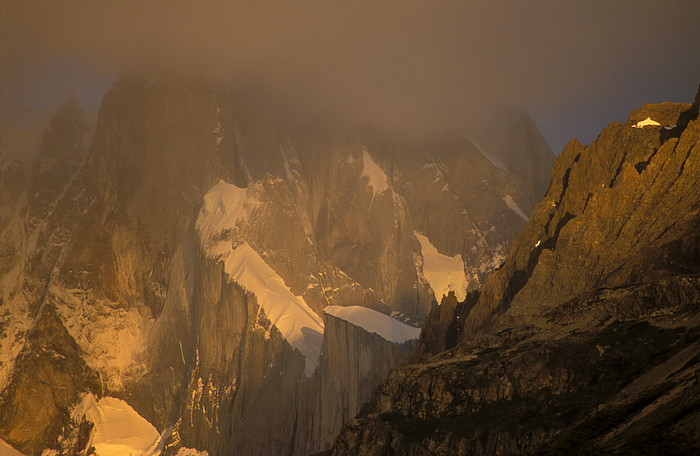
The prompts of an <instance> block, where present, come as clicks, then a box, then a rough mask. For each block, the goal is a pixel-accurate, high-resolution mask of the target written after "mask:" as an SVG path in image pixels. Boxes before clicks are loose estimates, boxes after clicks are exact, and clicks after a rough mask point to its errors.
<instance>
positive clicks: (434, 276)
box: [413, 231, 468, 302]
mask: <svg viewBox="0 0 700 456" xmlns="http://www.w3.org/2000/svg"><path fill="white" fill-rule="evenodd" d="M413 234H414V235H415V236H416V238H417V239H418V242H420V247H421V254H422V255H423V275H424V276H425V279H426V280H427V281H428V284H429V285H430V288H432V290H433V294H434V295H435V299H436V300H437V301H438V302H440V301H441V300H442V297H443V295H444V296H447V294H448V293H449V292H450V291H454V292H455V296H456V297H457V299H458V300H459V301H463V300H464V298H466V297H467V283H468V282H467V277H466V275H465V274H464V262H463V261H462V257H461V256H460V255H455V256H453V257H450V256H447V255H443V254H442V253H440V252H438V250H437V249H436V248H435V246H434V245H433V244H432V243H431V242H430V240H429V239H428V238H427V236H424V235H422V234H420V233H419V232H417V231H414V232H413Z"/></svg>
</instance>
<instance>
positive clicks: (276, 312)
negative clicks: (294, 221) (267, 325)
mask: <svg viewBox="0 0 700 456" xmlns="http://www.w3.org/2000/svg"><path fill="white" fill-rule="evenodd" d="M256 205H257V200H256V199H255V197H254V196H253V195H250V194H249V192H248V190H247V189H242V188H239V187H236V186H235V185H231V184H226V183H224V182H220V183H218V184H217V185H215V186H214V187H213V188H212V189H211V190H210V191H209V192H208V193H207V194H206V195H205V196H204V205H203V207H202V211H201V212H200V214H199V217H198V218H197V225H196V228H197V231H198V233H199V236H200V239H201V240H202V243H203V245H204V248H205V252H206V254H207V255H208V256H209V257H211V258H215V259H219V260H223V261H224V271H225V272H226V274H227V275H228V277H229V278H230V279H231V280H233V281H235V282H236V283H238V284H239V285H241V286H242V287H243V288H245V289H246V290H247V291H248V292H250V293H252V294H254V295H255V297H256V299H257V301H258V304H259V305H260V306H261V307H262V308H263V310H264V311H265V314H266V315H267V317H268V318H269V319H270V321H271V322H272V324H274V325H275V326H276V327H277V329H278V330H279V331H280V333H282V336H283V337H284V338H285V339H286V340H287V341H288V342H289V344H290V345H291V346H292V347H294V348H296V349H297V350H299V351H300V352H301V353H302V354H303V355H304V357H305V358H306V367H305V370H304V372H305V373H306V375H307V376H311V375H312V374H313V372H314V370H315V369H316V367H317V366H318V358H319V356H320V354H321V343H322V341H323V320H321V318H320V317H319V316H318V315H316V313H314V311H313V310H311V308H310V307H309V306H308V305H307V304H306V302H305V301H304V298H302V297H300V296H296V295H294V293H292V292H291V291H290V289H289V287H288V286H287V285H286V284H285V283H284V280H283V279H282V277H280V276H279V274H277V273H276V272H275V271H274V270H273V269H272V268H271V267H270V266H269V265H268V264H267V263H265V260H263V259H262V258H261V257H260V255H259V254H258V253H257V252H256V251H255V250H254V249H253V248H252V247H251V246H250V245H249V244H248V243H247V242H243V243H241V244H239V245H238V246H235V247H234V246H233V244H232V242H231V241H230V240H223V237H224V233H225V232H226V231H227V230H232V229H234V228H235V225H236V223H237V222H238V221H239V220H240V219H244V218H245V217H246V216H247V214H248V213H249V211H251V210H252V209H254V208H255V207H256Z"/></svg>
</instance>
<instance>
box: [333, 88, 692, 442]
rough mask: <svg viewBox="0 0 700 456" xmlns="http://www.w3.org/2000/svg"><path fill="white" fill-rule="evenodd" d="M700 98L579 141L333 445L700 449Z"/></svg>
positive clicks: (650, 108) (649, 111)
mask: <svg viewBox="0 0 700 456" xmlns="http://www.w3.org/2000/svg"><path fill="white" fill-rule="evenodd" d="M699 108H700V92H699V93H698V95H697V96H696V99H695V102H694V104H692V105H690V104H677V103H662V104H655V105H645V106H643V107H642V108H641V109H639V110H637V111H635V112H633V113H632V114H631V115H630V117H629V119H628V121H627V122H626V123H624V124H621V123H613V124H611V125H610V126H608V127H607V128H606V129H605V130H604V131H603V132H602V133H601V135H600V136H599V138H598V139H597V140H596V141H595V142H594V143H592V144H591V146H589V147H585V146H582V145H580V144H579V143H577V142H575V141H574V142H572V143H570V144H569V145H567V147H566V148H565V149H564V151H563V152H562V154H561V155H560V156H559V157H558V158H557V161H556V163H555V165H554V169H553V171H552V180H551V183H550V186H549V189H548V191H547V194H546V195H545V197H544V198H543V199H542V201H540V203H539V204H538V205H537V206H536V207H535V210H534V211H533V214H532V216H531V217H530V221H529V222H528V224H527V226H526V227H525V229H524V230H523V232H522V233H521V234H520V236H519V237H518V238H517V239H516V241H515V242H514V243H513V247H512V248H511V250H510V253H509V255H508V258H507V260H506V261H505V263H504V264H503V265H502V267H501V268H499V269H498V270H497V271H495V272H494V273H493V274H492V275H491V276H490V277H489V278H488V279H487V280H486V282H485V284H484V285H483V287H481V289H480V291H478V292H474V293H471V294H469V295H468V296H467V298H466V299H465V300H464V301H462V302H459V301H458V300H457V299H455V297H454V296H449V297H448V298H446V299H445V300H444V301H443V304H442V305H441V306H440V307H439V308H437V309H434V310H433V311H432V312H431V314H430V315H429V317H428V318H427V319H426V323H425V326H424V328H423V331H422V334H421V339H420V342H419V346H418V347H417V349H416V350H415V351H414V352H413V353H412V355H411V358H410V361H411V363H410V364H407V365H405V366H403V367H401V368H399V369H396V370H394V371H392V372H391V374H390V375H389V377H388V378H387V380H385V381H384V382H383V383H382V384H381V385H380V386H379V387H378V389H377V392H376V393H375V395H374V397H373V399H372V400H371V402H370V403H369V404H368V405H367V406H366V407H364V408H363V411H362V412H361V413H360V414H359V415H358V417H356V418H355V419H354V420H351V421H350V422H349V423H348V424H347V425H346V426H345V427H344V429H343V431H342V432H341V433H340V435H339V437H338V438H337V439H336V440H335V443H334V447H333V449H332V451H329V452H328V454H334V455H351V454H356V455H359V454H362V455H389V454H406V455H428V454H431V455H435V454H438V455H440V454H444V455H448V454H449V455H461V454H464V455H466V454H476V455H480V454H483V455H486V454H541V455H550V454H552V455H553V454H696V453H697V452H698V451H699V450H700V426H699V425H698V423H700V415H699V414H698V413H699V412H698V411H699V410H700V383H698V379H699V378H700V364H699V361H700V326H699V324H700V316H699V311H700V307H699V306H700V149H699V148H698V144H699V143H700V119H698V109H699ZM648 118H649V119H650V120H651V121H653V122H651V123H650V122H649V121H647V119H648Z"/></svg>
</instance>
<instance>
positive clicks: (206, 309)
mask: <svg viewBox="0 0 700 456" xmlns="http://www.w3.org/2000/svg"><path fill="white" fill-rule="evenodd" d="M267 122H269V123H267ZM499 134H500V135H501V136H502V137H504V138H505V137H508V136H509V137H512V139H511V140H505V141H504V142H503V143H502V144H496V145H494V146H493V148H486V147H484V146H481V145H479V144H478V143H476V142H472V141H470V140H469V139H467V138H464V137H460V136H455V135H443V136H435V137H432V138H428V139H424V140H422V141H421V142H416V141H412V140H411V139H410V138H405V137H399V136H396V135H395V134H392V133H388V132H386V131H382V130H380V129H376V128H365V129H349V130H347V131H342V130H340V129H339V128H337V127H335V126H331V125H328V126H326V125H321V124H317V125H314V126H313V128H311V127H308V126H307V127H304V126H296V127H293V128H292V127H289V126H288V125H285V124H279V123H276V122H275V121H274V120H271V119H268V118H265V117H257V116H252V117H251V116H250V114H249V113H248V112H247V111H246V110H245V109H244V110H243V111H241V107H240V105H239V104H238V103H237V100H236V99H235V98H233V97H232V96H231V95H230V94H229V93H227V92H225V91H223V92H222V91H219V90H217V89H216V88H211V87H207V86H205V85H202V84H201V83H199V82H192V83H186V82H182V80H180V79H178V78H168V79H153V78H152V77H137V76H135V75H133V74H130V75H127V76H124V77H122V78H120V80H119V81H118V82H117V83H116V84H115V85H114V86H113V88H112V89H111V90H110V91H109V92H108V93H107V94H105V96H104V99H103V103H102V107H101V109H100V113H99V115H98V117H97V121H96V124H95V125H94V126H92V125H90V123H89V121H88V120H87V117H86V115H85V113H84V112H83V111H82V109H81V108H80V106H79V104H78V102H77V101H76V99H75V98H70V99H68V100H67V101H66V103H65V104H64V106H63V107H62V108H61V109H60V110H59V111H58V112H57V113H56V115H55V116H54V118H53V119H52V121H51V122H50V125H49V127H48V128H47V129H46V131H45V133H44V135H43V139H42V142H41V144H42V145H41V150H40V152H39V155H38V157H37V160H36V162H35V163H34V164H32V166H30V167H29V168H28V169H27V170H24V168H23V166H22V165H21V164H20V163H18V162H17V161H13V159H12V157H11V156H10V155H9V154H7V153H4V156H3V163H5V165H3V172H4V175H3V181H4V182H7V185H6V187H3V199H2V201H3V207H2V210H3V214H6V215H7V217H6V218H4V219H3V221H4V225H3V250H2V251H3V263H4V267H3V269H2V278H1V279H0V280H2V284H3V295H2V306H3V308H4V309H5V313H4V314H3V317H2V325H3V328H4V331H3V333H2V338H1V339H0V344H1V345H0V347H1V349H0V353H2V355H3V357H2V364H1V365H0V368H1V371H0V373H1V375H2V377H1V379H2V395H0V410H2V416H3V417H2V419H0V436H1V437H2V439H3V440H5V441H6V442H8V443H9V444H11V445H13V446H14V447H16V448H18V449H19V450H21V451H22V452H24V453H25V454H41V453H42V452H43V451H44V450H46V449H47V448H49V449H53V450H55V451H59V452H61V453H65V454H83V453H85V452H86V451H88V452H89V451H90V448H91V447H93V446H94V447H95V448H96V451H97V454H106V453H105V452H107V451H108V449H107V448H108V446H109V445H114V444H115V441H114V440H110V439H109V438H106V437H105V438H103V437H102V436H103V435H112V433H116V432H117V431H116V430H115V428H114V426H116V425H115V424H111V423H112V422H111V421H110V420H108V419H107V418H104V421H99V422H95V421H94V419H95V418H94V417H95V416H103V415H104V416H107V415H109V413H111V412H108V410H117V411H118V414H125V415H128V416H130V417H131V418H129V419H130V420H132V419H133V420H136V421H133V420H132V421H133V423H132V425H133V426H135V427H137V428H139V429H140V428H141V427H142V426H141V424H143V423H146V424H143V429H145V430H144V434H143V435H144V436H151V437H153V438H151V437H148V438H146V437H144V438H146V440H147V441H148V442H150V443H148V442H147V443H148V444H147V445H146V443H143V442H142V443H143V445H146V446H145V447H143V446H139V445H141V443H138V444H137V443H134V442H135V441H133V442H132V443H131V444H130V445H132V446H130V447H129V448H130V450H129V451H141V452H145V451H146V450H147V449H148V451H150V453H148V454H157V453H160V452H161V451H164V452H165V453H166V454H175V453H177V452H178V451H180V450H181V449H183V451H189V450H187V448H195V449H197V450H200V451H208V452H209V454H222V455H223V454H241V453H242V454H262V453H265V454H288V453H289V452H291V453H292V454H300V455H302V454H310V453H314V452H318V451H322V450H325V449H327V448H329V447H330V445H331V443H332V438H333V437H334V436H335V434H336V433H337V432H338V431H339V430H340V429H341V427H342V425H343V423H344V422H345V421H347V420H348V419H349V418H351V417H352V416H354V415H355V414H356V413H357V412H358V411H359V409H360V406H361V405H362V404H363V403H365V402H366V401H367V400H368V399H369V398H370V395H371V392H372V390H373V389H374V387H375V386H376V385H377V384H378V383H379V382H380V381H381V380H382V379H383V378H384V376H385V375H386V374H387V373H388V372H389V371H390V370H391V369H392V368H394V367H396V366H397V365H398V364H399V363H400V362H401V361H402V359H403V358H404V357H405V356H406V355H407V354H408V353H409V351H410V350H411V348H412V346H413V345H414V344H415V343H416V339H417V337H418V334H419V333H420V329H419V326H420V324H421V322H422V321H423V319H424V317H425V316H426V315H427V314H428V313H429V312H430V310H431V309H432V308H433V307H434V306H436V305H437V303H438V302H439V301H440V300H441V299H442V296H443V294H448V293H450V292H454V293H457V295H458V296H460V297H461V298H464V297H465V296H466V293H467V291H468V290H473V289H476V288H478V287H479V286H480V285H481V284H482V283H483V281H484V279H485V278H486V277H487V276H488V275H489V273H490V272H491V271H492V270H493V269H494V268H496V267H497V266H498V265H499V264H500V263H501V262H502V261H503V259H504V258H505V252H506V251H507V249H508V248H509V246H510V244H511V242H512V240H513V239H514V237H515V236H516V235H517V233H518V231H519V230H520V229H521V228H522V227H523V226H524V224H525V222H526V220H527V213H528V212H530V211H531V210H532V208H533V207H534V205H535V202H536V201H537V198H538V197H539V194H540V193H541V192H542V189H544V188H545V186H546V180H545V176H544V173H542V172H539V171H538V170H539V169H540V168H549V167H550V166H551V163H552V162H553V159H554V157H553V154H552V152H551V150H549V148H548V146H547V144H546V142H545V141H544V139H543V138H542V136H541V134H540V132H539V130H538V129H537V127H536V126H535V125H534V123H533V122H532V120H531V119H530V118H529V116H527V114H525V113H522V112H516V113H513V114H512V116H511V121H510V122H509V123H506V124H504V126H503V130H502V131H500V132H499ZM30 392H33V393H31V394H30ZM114 401H121V402H114ZM109 404H111V405H109ZM115 404H116V405H115ZM110 407H111V408H110ZM114 407H116V409H114ZM38 408H42V409H43V410H44V413H42V414H41V415H40V416H37V415H36V413H35V412H34V410H36V409H38ZM117 411H115V413H117ZM91 420H92V421H91ZM100 420H103V419H102V418H101V419H100ZM138 423H141V424H138ZM101 429H105V430H104V431H102V430H101ZM120 429H121V428H120ZM119 432H121V431H119ZM104 433H106V434H104ZM130 438H131V437H130ZM86 439H87V440H86ZM105 439H106V440H105ZM148 439H150V440H148ZM105 445H107V446H105ZM151 445H155V447H153V448H151V449H149V448H150V447H151ZM154 448H155V449H154ZM124 451H126V450H124Z"/></svg>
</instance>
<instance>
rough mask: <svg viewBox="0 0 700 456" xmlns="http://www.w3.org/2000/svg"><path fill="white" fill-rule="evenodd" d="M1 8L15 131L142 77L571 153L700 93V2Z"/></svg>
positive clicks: (300, 116)
mask: <svg viewBox="0 0 700 456" xmlns="http://www.w3.org/2000/svg"><path fill="white" fill-rule="evenodd" d="M0 5H1V6H0V122H1V123H2V125H1V126H2V127H3V132H6V131H7V130H11V129H12V128H20V127H21V126H22V125H21V124H22V123H23V122H25V123H27V122H28V123H31V122H32V121H35V122H37V121H38V120H36V119H40V120H41V119H44V118H45V117H46V116H47V115H48V114H47V113H49V112H52V111H53V110H55V109H57V107H58V106H59V105H60V103H61V102H62V101H63V100H65V98H66V96H67V93H69V92H70V91H71V90H72V91H74V93H75V94H76V96H77V97H78V99H79V101H80V102H81V104H82V105H83V106H84V108H85V109H86V110H88V111H89V112H93V113H94V112H96V111H97V110H98V108H99V103H100V100H101V97H102V95H103V94H104V92H106V91H107V90H109V88H110V87H111V86H112V84H113V83H114V82H115V81H116V80H117V78H118V77H119V76H120V75H122V74H124V73H126V72H132V73H133V72H135V73H139V72H142V73H147V74H149V75H158V76H168V77H172V76H173V75H177V77H178V78H182V79H185V80H190V79H191V80H198V81H201V82H203V83H206V84H211V85H215V86H220V87H222V88H225V89H226V90H229V91H231V92H232V93H234V94H235V95H236V96H237V97H239V98H240V100H241V103H242V105H243V106H248V107H250V109H251V110H255V111H256V112H259V113H263V114H265V115H274V116H277V117H279V118H284V119H286V120H287V121H289V122H313V121H314V120H315V119H333V120H334V121H335V122H338V123H339V124H341V125H345V124H347V125H349V126H353V125H357V124H363V123H364V124H367V123H368V124H372V125H376V126H378V127H380V128H386V129H389V130H393V131H396V132H399V133H401V132H405V133H406V134H409V133H410V134H413V135H422V134H432V133H440V132H447V131H449V132H453V131H457V132H463V133H464V134H465V135H466V134H468V132H469V131H471V130H472V129H473V128H475V127H474V126H475V125H479V124H480V123H483V122H484V121H485V119H488V118H490V117H491V116H492V115H493V113H495V112H498V111H499V110H501V109H506V108H510V107H518V108H524V109H526V110H527V111H528V112H530V113H531V115H532V116H533V118H534V119H535V121H536V122H537V124H538V125H539V126H540V129H541V130H542V132H543V134H544V136H545V138H546V139H547V141H548V142H549V144H550V146H551V147H552V149H553V150H554V152H555V153H559V151H560V150H561V149H562V147H563V146H564V144H565V143H567V142H568V141H569V140H571V139H572V138H574V137H577V138H578V139H579V140H580V141H581V142H584V143H588V142H590V141H591V140H594V139H595V138H596V136H597V134H598V133H599V132H600V131H601V130H602V128H603V127H604V126H605V125H607V124H608V123H609V122H611V121H613V120H617V121H624V120H625V119H626V117H627V115H628V114H629V112H630V111H631V110H633V109H635V108H637V107H639V106H641V105H642V104H644V103H645V102H659V101H683V102H688V101H691V100H692V99H693V96H694V94H695V92H696V90H697V87H698V83H699V82H700V32H698V27H697V19H698V18H699V17H700V2H698V1H697V0H682V1H673V0H666V1H663V2H659V1H646V0H637V1H622V0H620V1H609V0H608V1H598V0H592V1H586V2H581V1H565V0H558V1H534V0H533V1H503V0H500V1H499V0H493V1H488V2H486V1H467V0H464V1H436V0H433V1H427V0H424V1H423V0H402V1H397V0H384V1H377V0H375V1H364V0H355V1H351V2H348V1H344V2H341V1H331V0H326V1H320V0H318V1H311V0H309V1H302V0H300V1H294V2H289V1H279V0H276V1H264V0H260V1H254V2H240V1H228V2H224V1H214V0H212V1H203V0H198V1H195V0H191V1H182V0H171V1H156V0H139V1H131V0H121V1H118V2H114V1H101V0H93V1H72V0H64V1H60V2H54V1H33V0H23V1H15V0H3V2H2V3H0ZM42 116H43V117H42ZM42 121H44V120H42Z"/></svg>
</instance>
